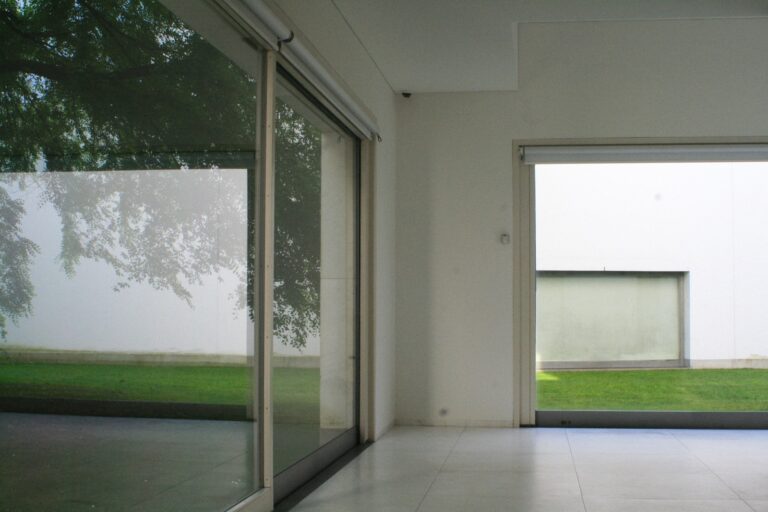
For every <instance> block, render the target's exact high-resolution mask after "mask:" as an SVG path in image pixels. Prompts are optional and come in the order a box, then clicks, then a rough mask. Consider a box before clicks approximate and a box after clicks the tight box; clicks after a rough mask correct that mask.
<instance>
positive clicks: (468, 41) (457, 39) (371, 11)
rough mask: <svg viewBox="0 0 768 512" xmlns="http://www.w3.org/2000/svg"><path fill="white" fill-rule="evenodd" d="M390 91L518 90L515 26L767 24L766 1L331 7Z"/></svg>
mask: <svg viewBox="0 0 768 512" xmlns="http://www.w3.org/2000/svg"><path fill="white" fill-rule="evenodd" d="M332 2H333V3H334V5H335V6H336V8H337V9H338V10H339V12H340V13H341V14H342V15H343V16H344V18H345V19H346V20H347V22H348V23H349V25H350V27H351V28H352V30H354V32H355V34H356V35H357V37H358V38H359V39H360V41H361V42H362V43H363V45H364V46H365V47H366V49H367V50H368V52H369V53H370V55H371V57H372V58H373V60H374V61H375V62H376V65H377V66H378V67H379V69H380V70H381V72H382V73H383V75H384V77H385V78H386V80H387V81H388V82H389V83H390V85H391V86H392V88H393V89H394V90H395V91H410V92H455V91H498V90H514V89H516V88H517V30H516V27H517V23H523V22H563V21H602V20H639V19H684V18H697V19H698V18H724V17H756V16H768V0H332Z"/></svg>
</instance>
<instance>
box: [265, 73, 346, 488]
mask: <svg viewBox="0 0 768 512" xmlns="http://www.w3.org/2000/svg"><path fill="white" fill-rule="evenodd" d="M358 160H359V140H358V139H357V138H356V137H354V136H353V135H352V134H351V133H349V131H348V130H346V129H345V128H344V127H343V126H341V125H340V124H339V123H338V122H337V121H336V120H335V119H334V118H333V117H331V116H330V114H328V113H327V112H324V111H323V109H322V108H320V107H319V106H318V105H317V104H316V103H314V102H313V101H312V99H311V97H309V96H308V95H307V94H306V93H305V91H303V89H302V88H301V86H299V85H298V84H297V83H296V82H295V81H293V80H291V79H290V77H289V75H288V74H287V73H283V75H282V77H281V79H280V80H279V81H278V84H277V94H276V104H275V238H274V244H275V256H274V268H275V274H274V316H273V325H274V334H273V354H272V393H273V417H274V460H275V465H274V469H275V474H276V475H277V477H276V490H275V492H276V496H277V498H278V499H279V498H280V497H281V496H282V495H284V494H285V493H287V492H288V490H290V489H292V488H293V487H295V486H296V485H297V484H298V483H300V482H302V481H303V480H304V477H302V475H306V474H311V473H312V472H313V469H312V468H314V469H315V470H316V469H317V468H318V467H322V466H324V465H328V464H329V463H330V462H332V461H333V460H334V458H336V457H338V455H339V454H340V453H341V452H343V451H344V450H346V449H348V448H349V447H351V446H353V445H354V444H356V443H357V437H358V436H357V428H356V427H357V367H358V365H357V353H358V306H357V304H358V282H359V279H358V220H357V219H358V195H359V194H358V186H359V185H358V183H359V180H358V169H359V162H358Z"/></svg>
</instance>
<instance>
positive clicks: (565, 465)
mask: <svg viewBox="0 0 768 512" xmlns="http://www.w3.org/2000/svg"><path fill="white" fill-rule="evenodd" d="M294 511H295V512H475V511H483V512H502V511H503V512H514V511H521V512H544V511H547V512H549V511H552V512H571V511H573V512H577V511H580V512H584V511H587V512H622V511H631V512H645V511H648V512H651V511H652V512H750V511H752V512H768V431H722V430H721V431H715V430H598V429H519V430H514V429H461V428H396V429H394V430H392V431H391V432H390V433H388V434H387V435H385V436H384V437H383V438H382V439H381V440H379V441H378V442H376V443H375V444H374V445H373V446H371V447H370V448H369V449H368V450H366V451H364V452H363V453H362V454H361V455H360V456H359V457H358V458H357V459H355V460H354V461H353V462H351V463H350V464H349V465H347V466H345V467H344V468H343V469H342V470H341V471H340V472H338V473H337V474H336V475H334V476H333V477H332V478H331V479H330V480H328V481H327V482H326V483H325V484H324V485H323V486H321V487H320V488H318V489H317V490H316V491H315V492H314V493H312V494H311V495H309V496H308V497H307V498H306V499H304V500H303V501H302V502H301V503H300V504H299V505H298V506H297V507H296V508H295V509H294Z"/></svg>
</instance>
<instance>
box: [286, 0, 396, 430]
mask: <svg viewBox="0 0 768 512" xmlns="http://www.w3.org/2000/svg"><path fill="white" fill-rule="evenodd" d="M277 4H278V5H279V6H280V8H281V9H282V10H283V11H284V12H285V14H286V15H287V16H288V17H289V18H290V19H291V21H292V23H293V25H294V26H295V27H297V28H298V29H299V30H300V31H301V32H302V33H303V34H304V35H305V36H306V37H307V38H308V39H309V41H310V42H311V43H312V44H313V45H314V46H315V48H316V49H317V50H318V52H319V53H320V54H321V55H322V57H323V58H324V59H325V60H326V61H327V62H328V64H329V65H330V66H331V67H332V68H333V69H334V71H336V73H337V74H338V75H339V76H340V77H341V78H342V79H343V80H344V82H346V84H347V85H348V86H349V87H350V89H351V90H352V92H353V93H354V94H356V95H357V96H358V97H359V98H360V100H361V101H362V102H363V104H364V105H365V106H366V107H367V108H368V109H369V110H370V111H371V112H372V114H373V115H374V116H375V117H376V120H377V121H378V124H379V129H380V131H381V136H382V139H383V141H382V142H381V143H378V144H377V145H376V149H375V163H374V166H375V172H376V175H375V178H374V191H373V196H374V198H373V201H374V256H373V258H374V261H373V274H374V290H375V291H374V293H375V296H374V305H373V307H374V353H373V358H374V380H375V384H374V387H375V391H374V393H375V395H374V410H375V412H374V414H375V425H374V430H375V436H376V437H379V436H380V435H381V434H383V433H384V432H385V431H386V430H387V429H388V428H389V427H390V426H391V425H392V424H393V423H394V418H395V164H396V161H395V143H396V135H395V133H396V126H395V124H396V123H395V95H394V93H393V92H392V90H391V89H390V88H389V86H388V85H387V83H386V81H385V80H384V78H383V77H382V76H381V74H380V73H379V71H378V70H377V69H376V66H375V64H374V62H373V61H372V60H371V59H370V57H369V56H368V54H367V52H366V51H365V49H364V48H363V47H362V46H361V44H360V42H359V41H358V40H357V38H356V37H355V35H354V33H353V32H352V31H351V30H350V28H349V27H348V26H347V24H346V22H345V21H344V19H343V18H342V17H341V15H340V14H339V12H338V10H337V9H336V8H335V7H334V5H333V3H332V2H331V1H330V0H316V1H311V2H310V1H306V0H279V1H278V2H277Z"/></svg>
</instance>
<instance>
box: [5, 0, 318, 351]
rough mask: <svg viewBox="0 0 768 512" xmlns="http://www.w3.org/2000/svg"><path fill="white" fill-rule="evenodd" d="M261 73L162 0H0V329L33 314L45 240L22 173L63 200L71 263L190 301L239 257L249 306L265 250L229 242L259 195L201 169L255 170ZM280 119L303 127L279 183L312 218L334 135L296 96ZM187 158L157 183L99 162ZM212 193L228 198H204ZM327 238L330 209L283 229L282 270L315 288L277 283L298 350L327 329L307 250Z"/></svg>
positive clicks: (65, 252)
mask: <svg viewBox="0 0 768 512" xmlns="http://www.w3.org/2000/svg"><path fill="white" fill-rule="evenodd" d="M256 85H257V84H256V82H255V80H254V79H253V78H251V77H250V76H249V75H247V74H246V73H245V72H243V71H242V70H241V69H240V68H238V67H237V66H235V65H234V64H233V63H232V62H231V61H230V60H228V59H227V58H225V57H224V56H223V55H222V54H220V53H219V52H218V51H217V50H216V49H215V48H214V47H213V46H211V45H210V43H208V42H206V41H205V40H204V39H203V38H202V37H200V36H199V35H197V34H196V33H195V32H193V31H192V30H190V29H189V28H188V27H186V26H185V25H184V24H183V23H182V22H180V21H179V19H178V18H176V17H175V16H174V15H173V14H172V13H170V12H169V11H168V10H167V9H165V8H164V7H162V6H161V5H160V4H159V3H157V2H154V1H149V0H147V1H140V0H123V1H118V0H99V1H98V2H96V1H89V0H71V1H56V2H50V1H43V0H0V127H2V128H1V129H0V171H1V172H2V173H3V179H2V180H0V265H2V269H3V270H2V272H0V331H2V333H3V334H4V331H5V328H4V327H5V325H6V321H7V320H15V319H18V318H20V317H23V316H28V315H30V314H31V307H32V301H33V296H34V286H33V283H32V282H31V280H30V266H31V263H32V259H33V257H34V255H35V254H36V251H37V246H36V245H35V241H34V240H30V239H27V238H25V237H24V234H23V232H22V230H21V222H22V218H23V216H24V214H25V211H24V204H23V203H22V202H21V201H19V200H18V199H15V198H14V197H12V196H11V195H10V194H9V193H8V188H7V187H8V186H10V185H11V184H12V186H13V187H14V188H17V189H21V190H23V189H24V188H25V187H32V186H34V187H39V188H40V189H41V191H42V192H41V197H42V198H43V200H44V201H45V202H46V203H48V204H50V205H51V206H52V207H53V208H54V209H55V210H56V212H57V213H58V215H59V217H60V219H61V233H62V243H61V247H60V252H59V255H58V259H59V261H60V263H61V268H62V270H63V271H64V272H66V273H67V274H68V275H72V274H74V273H76V272H77V267H78V264H79V263H80V262H82V261H84V260H92V261H99V262H104V263H107V264H109V265H110V266H111V267H112V268H113V269H114V271H115V273H116V275H117V276H118V282H117V284H116V288H117V289H120V288H124V287H127V286H130V285H131V284H132V283H145V284H149V285H151V286H152V287H154V288H155V289H157V290H170V291H172V292H173V293H174V294H175V295H176V296H178V297H179V298H180V299H181V300H184V301H187V302H189V301H190V300H191V295H190V292H189V286H190V285H191V284H196V283H200V282H201V279H202V278H203V277H205V276H209V275H215V274H216V273H217V272H220V271H222V270H227V271H231V272H232V273H234V274H235V275H236V276H237V277H238V280H239V282H240V283H241V285H240V286H241V289H240V293H238V294H237V295H238V299H237V302H238V303H237V304H236V306H235V307H236V308H243V307H245V304H243V303H242V302H243V301H245V298H246V297H247V296H248V295H249V294H247V293H246V287H247V283H248V282H249V279H248V272H249V268H250V267H251V266H250V265H249V264H248V261H249V258H250V257H251V256H252V255H249V254H245V252H246V248H243V247H242V244H237V243H234V242H232V243H228V240H230V241H233V240H235V239H236V238H237V236H239V235H240V234H242V233H243V232H244V231H245V230H246V229H248V228H247V227H246V226H247V222H248V204H247V195H246V194H245V193H244V192H243V190H239V189H236V188H234V187H232V185H231V183H232V182H229V181H227V180H222V179H221V175H220V174H217V173H207V174H206V173H200V172H189V171H188V170H190V171H191V170H197V169H223V170H226V169H248V170H250V172H253V171H252V170H253V169H254V167H255V162H256V155H255V141H256V119H257V118H256V112H257V96H256V91H257V87H256ZM277 121H278V122H277V123H276V124H277V129H278V130H282V131H283V132H284V135H286V134H290V136H284V137H281V136H278V137H277V139H278V140H284V141H285V142H284V143H282V144H279V145H278V148H277V160H278V162H281V165H282V168H283V169H286V172H284V173H283V176H282V178H278V182H277V186H278V187H284V188H285V187H287V188H288V189H289V190H291V195H292V197H295V198H296V200H295V201H293V202H292V203H291V204H288V205H284V208H285V211H284V212H282V213H283V215H282V217H280V216H278V217H280V218H286V219H288V220H290V219H291V218H297V217H298V218H302V219H311V218H312V217H313V216H314V214H315V212H316V213H317V214H318V215H319V206H318V205H316V204H313V203H312V201H316V197H317V193H316V192H313V193H307V191H308V190H312V189H313V188H315V187H317V188H319V186H320V181H319V176H318V175H316V174H317V173H318V172H319V171H318V169H319V154H320V145H319V134H317V133H314V132H312V130H311V129H310V128H309V127H308V126H305V125H304V124H303V123H304V121H303V119H302V118H301V117H300V116H295V115H294V116H292V115H291V111H290V109H289V108H288V107H286V106H285V105H282V104H281V105H280V106H279V109H278V119H277ZM174 169H175V170H176V172H165V173H159V174H158V176H156V177H154V178H153V179H152V180H143V179H142V178H141V175H140V173H134V172H131V173H104V172H94V171H137V170H174ZM58 174H63V175H66V176H67V178H66V179H61V178H54V177H53V175H58ZM228 187H229V188H230V189H228ZM208 190H218V193H219V194H220V197H221V198H223V199H220V200H218V201H204V202H201V201H196V199H199V197H200V195H201V194H202V195H204V194H206V191H208ZM180 191H183V193H182V192H180ZM190 202H191V203H190ZM190 204H196V205H197V207H196V208H191V207H189V205H190ZM201 205H203V206H201ZM221 218H226V219H240V220H241V222H240V223H228V224H226V225H223V224H221V223H219V221H218V219H221ZM213 231H216V233H217V236H211V234H212V232H213ZM315 247H319V219H316V220H315V221H314V222H313V223H310V224H308V225H306V226H305V228H304V229H303V230H302V231H301V232H299V233H296V231H295V229H294V230H292V231H291V233H290V238H289V235H288V232H287V230H282V229H281V226H280V225H278V226H276V251H279V252H281V261H286V262H287V263H286V264H284V265H282V266H280V267H279V268H276V269H275V272H276V282H277V283H288V282H290V283H295V284H297V285H299V287H300V288H301V289H302V290H303V291H302V292H300V293H296V292H295V290H296V289H297V286H283V287H281V286H279V285H278V286H276V289H275V309H276V325H277V327H278V329H279V330H280V332H281V333H282V334H283V338H284V339H285V340H286V343H288V344H290V345H292V346H295V347H299V348H300V347H303V346H304V345H305V343H306V339H307V337H308V336H309V335H311V334H312V333H314V332H315V331H316V329H317V322H318V320H317V317H318V310H319V305H318V304H319V298H318V288H319V261H315V260H311V261H310V260H308V259H307V258H306V257H305V255H311V254H319V253H318V251H317V250H313V249H314V248H315ZM289 290H292V291H289Z"/></svg>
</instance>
